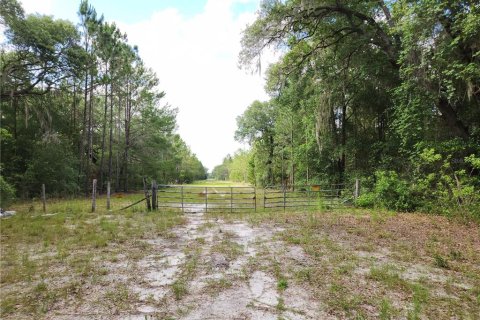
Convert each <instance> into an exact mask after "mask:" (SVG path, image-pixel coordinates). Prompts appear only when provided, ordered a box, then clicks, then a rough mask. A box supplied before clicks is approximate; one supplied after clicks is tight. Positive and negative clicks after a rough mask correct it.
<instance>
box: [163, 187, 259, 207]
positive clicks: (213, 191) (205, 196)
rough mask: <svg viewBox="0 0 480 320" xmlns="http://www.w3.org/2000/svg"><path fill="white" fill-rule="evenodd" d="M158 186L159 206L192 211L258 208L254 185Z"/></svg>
mask: <svg viewBox="0 0 480 320" xmlns="http://www.w3.org/2000/svg"><path fill="white" fill-rule="evenodd" d="M157 188H158V189H157V194H156V198H157V207H158V208H176V209H180V210H181V211H182V212H190V213H193V212H232V213H233V212H245V211H256V210H257V203H256V189H255V188H253V187H201V186H188V185H186V186H183V185H180V186H178V185H159V186H158V187H157Z"/></svg>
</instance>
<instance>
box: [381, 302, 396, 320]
mask: <svg viewBox="0 0 480 320" xmlns="http://www.w3.org/2000/svg"><path fill="white" fill-rule="evenodd" d="M379 311H380V315H379V317H380V319H382V320H390V319H392V318H393V316H394V314H395V308H394V307H393V306H392V303H391V302H390V300H389V299H388V298H383V299H382V301H380V305H379Z"/></svg>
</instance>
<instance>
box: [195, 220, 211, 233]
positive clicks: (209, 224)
mask: <svg viewBox="0 0 480 320" xmlns="http://www.w3.org/2000/svg"><path fill="white" fill-rule="evenodd" d="M214 227H215V223H213V222H211V221H209V222H206V223H204V224H202V225H200V227H198V231H200V232H202V231H205V230H207V229H211V228H214Z"/></svg>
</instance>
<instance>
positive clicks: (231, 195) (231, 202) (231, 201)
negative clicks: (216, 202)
mask: <svg viewBox="0 0 480 320" xmlns="http://www.w3.org/2000/svg"><path fill="white" fill-rule="evenodd" d="M232 212H233V188H232V187H230V213H232Z"/></svg>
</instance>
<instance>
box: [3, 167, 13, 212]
mask: <svg viewBox="0 0 480 320" xmlns="http://www.w3.org/2000/svg"><path fill="white" fill-rule="evenodd" d="M14 199H15V189H14V188H13V187H12V186H11V185H10V184H9V183H8V182H7V181H5V180H4V179H3V177H2V176H1V175H0V208H2V209H5V208H7V207H8V206H9V205H10V203H12V201H13V200H14Z"/></svg>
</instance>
